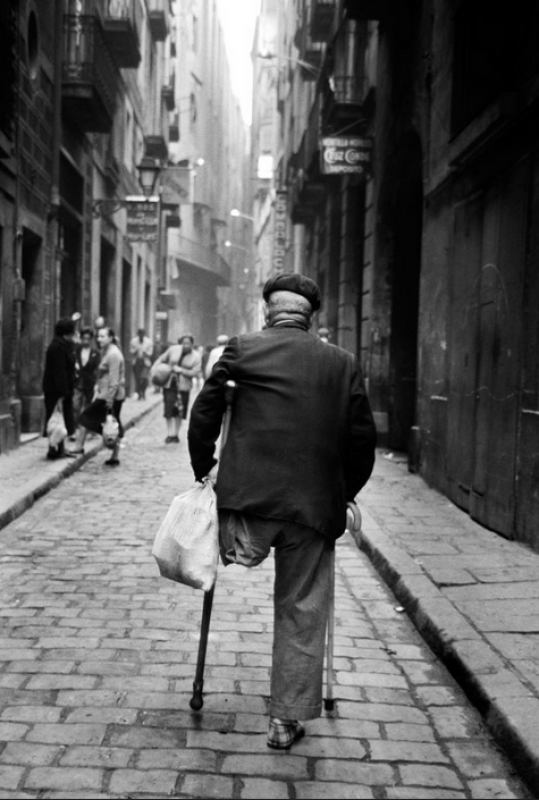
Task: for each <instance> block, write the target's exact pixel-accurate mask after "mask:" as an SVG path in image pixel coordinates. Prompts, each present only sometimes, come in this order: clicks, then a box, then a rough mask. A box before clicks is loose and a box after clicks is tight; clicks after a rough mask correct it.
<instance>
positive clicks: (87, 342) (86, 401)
mask: <svg viewBox="0 0 539 800" xmlns="http://www.w3.org/2000/svg"><path fill="white" fill-rule="evenodd" d="M100 360H101V356H100V354H99V350H98V349H97V348H96V347H94V332H93V330H92V329H91V328H83V329H82V330H81V332H80V344H79V345H78V347H77V350H76V358H75V368H76V374H77V383H76V388H75V393H74V402H73V406H74V410H75V420H76V422H77V423H78V420H79V417H80V415H81V413H82V411H83V409H84V408H86V406H89V405H90V403H91V402H92V399H93V396H94V391H95V384H96V380H97V368H98V366H99V362H100Z"/></svg>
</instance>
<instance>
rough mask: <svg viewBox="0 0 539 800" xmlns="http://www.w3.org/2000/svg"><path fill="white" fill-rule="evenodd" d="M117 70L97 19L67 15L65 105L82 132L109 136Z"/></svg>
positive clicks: (65, 34)
mask: <svg viewBox="0 0 539 800" xmlns="http://www.w3.org/2000/svg"><path fill="white" fill-rule="evenodd" d="M116 81H117V71H116V68H115V65H114V62H113V60H112V56H111V54H110V52H109V50H108V48H107V46H106V44H105V39H104V34H103V30H102V28H101V25H100V23H99V21H98V19H97V17H95V16H91V15H78V14H66V15H64V41H63V65H62V105H63V110H64V113H65V114H66V116H68V117H69V119H70V120H71V121H72V122H73V123H74V124H76V125H77V127H79V128H80V129H81V130H83V131H85V132H88V133H90V132H92V133H108V132H109V131H110V129H111V127H112V121H113V117H114V108H115V104H116Z"/></svg>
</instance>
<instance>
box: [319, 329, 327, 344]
mask: <svg viewBox="0 0 539 800" xmlns="http://www.w3.org/2000/svg"><path fill="white" fill-rule="evenodd" d="M318 338H319V339H320V341H321V342H324V343H325V344H329V329H328V328H318Z"/></svg>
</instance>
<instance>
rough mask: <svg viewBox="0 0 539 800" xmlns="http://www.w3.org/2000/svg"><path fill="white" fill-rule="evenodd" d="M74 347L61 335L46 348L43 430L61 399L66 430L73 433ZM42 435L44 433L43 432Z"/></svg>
mask: <svg viewBox="0 0 539 800" xmlns="http://www.w3.org/2000/svg"><path fill="white" fill-rule="evenodd" d="M75 380H76V372H75V347H74V344H73V342H71V341H70V340H68V339H65V338H64V337H63V336H55V337H54V339H53V340H52V342H51V343H50V344H49V346H48V348H47V353H46V355H45V369H44V371H43V394H44V396H45V430H46V427H47V422H48V421H49V418H50V416H51V415H52V412H53V411H54V408H55V406H56V404H57V402H58V400H60V399H63V412H64V419H65V423H66V428H67V432H68V433H69V434H71V433H73V431H74V429H75V422H74V418H73V392H74V389H75ZM44 435H46V433H45V432H44Z"/></svg>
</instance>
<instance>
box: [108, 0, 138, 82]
mask: <svg viewBox="0 0 539 800" xmlns="http://www.w3.org/2000/svg"><path fill="white" fill-rule="evenodd" d="M143 19H144V17H143V12H142V7H141V5H140V0H106V4H105V12H104V14H103V18H102V24H103V31H104V33H105V40H106V42H107V45H108V48H109V50H110V52H111V53H112V56H113V58H114V61H115V62H116V64H117V66H118V67H122V68H125V69H136V67H138V65H139V64H140V59H141V31H142V22H143Z"/></svg>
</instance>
